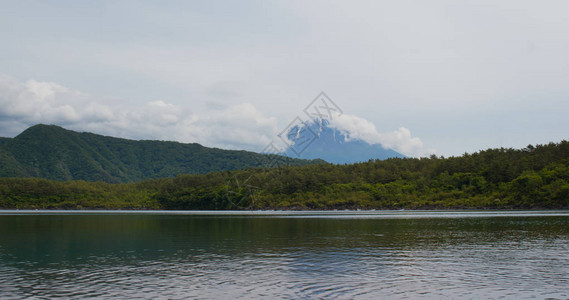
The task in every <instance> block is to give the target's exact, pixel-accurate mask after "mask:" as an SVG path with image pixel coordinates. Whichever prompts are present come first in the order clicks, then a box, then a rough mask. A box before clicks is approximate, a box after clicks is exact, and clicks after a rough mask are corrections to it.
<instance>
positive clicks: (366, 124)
mask: <svg viewBox="0 0 569 300" xmlns="http://www.w3.org/2000/svg"><path fill="white" fill-rule="evenodd" d="M330 125H331V126H332V127H334V128H336V129H338V130H340V131H342V132H343V133H347V136H348V137H349V138H350V139H359V140H362V141H365V142H367V143H369V144H381V145H382V146H383V147H385V148H389V149H393V150H395V151H397V152H399V153H402V154H405V155H407V156H413V157H421V156H427V155H430V154H433V153H435V150H433V149H427V148H426V147H425V145H424V144H423V142H422V141H421V139H419V138H418V137H413V136H411V131H409V129H407V128H405V127H400V128H399V129H397V130H395V131H392V132H384V133H380V132H378V131H377V128H376V127H375V125H374V124H373V123H371V122H370V121H368V120H366V119H364V118H360V117H358V116H354V115H348V114H343V115H341V116H337V117H334V118H333V119H331V120H330Z"/></svg>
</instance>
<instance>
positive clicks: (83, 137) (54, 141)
mask: <svg viewBox="0 0 569 300" xmlns="http://www.w3.org/2000/svg"><path fill="white" fill-rule="evenodd" d="M274 161H278V164H279V165H307V164H312V163H323V161H321V160H302V159H295V158H289V157H284V156H276V155H266V154H258V153H254V152H249V151H238V150H222V149H217V148H208V147H204V146H202V145H199V144H196V143H193V144H183V143H178V142H164V141H148V140H146V141H135V140H128V139H122V138H115V137H107V136H102V135H97V134H93V133H87V132H81V133H80V132H75V131H71V130H67V129H64V128H61V127H59V126H55V125H43V124H40V125H35V126H32V127H30V128H28V129H26V130H25V131H23V132H22V133H21V134H19V135H18V136H16V137H14V138H0V177H37V178H45V179H52V180H85V181H105V182H111V183H115V182H116V183H118V182H133V181H139V180H144V179H153V178H165V177H174V176H176V175H179V174H206V173H209V172H218V171H227V170H238V169H245V168H249V167H260V166H266V165H269V162H274Z"/></svg>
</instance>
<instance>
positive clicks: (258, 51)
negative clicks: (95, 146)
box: [0, 0, 569, 157]
mask: <svg viewBox="0 0 569 300" xmlns="http://www.w3.org/2000/svg"><path fill="white" fill-rule="evenodd" d="M567 11H569V2H567V1H564V0H558V1H550V0H544V1H533V0H532V1H526V0H503V1H485V0H477V1H460V0H454V1H450V0H448V1H447V0H431V1H408V0H398V1H359V0H352V1H318V0H314V1H279V0H274V1H260V0H259V1H248V0H243V1H231V0H226V1H217V0H204V1H122V0H116V1H76V0H72V1H63V0H49V1H43V0H42V1H30V0H14V1H8V0H0V41H1V42H0V136H4V137H13V136H16V135H17V134H19V133H20V132H21V131H23V130H25V129H26V128H27V127H29V126H31V125H34V124H38V123H44V124H56V125H60V126H63V127H65V128H69V129H72V130H78V131H90V132H94V133H98V134H104V135H110V136H117V137H124V138H131V139H157V140H172V141H180V142H197V143H200V144H203V145H205V146H210V147H219V148H225V149H245V150H250V151H257V152H260V151H262V150H263V149H264V148H265V146H266V145H268V144H270V143H273V142H274V143H275V144H278V143H279V141H280V139H279V138H278V136H277V135H278V133H279V132H281V131H282V130H283V129H284V128H286V127H287V125H289V124H290V123H291V121H293V120H295V118H297V117H298V118H300V119H303V120H304V119H306V115H305V114H304V112H303V110H304V109H305V108H306V107H307V106H308V105H310V103H311V102H312V101H313V100H314V99H315V97H317V96H318V95H319V94H320V93H321V92H325V93H326V95H328V96H329V98H330V99H332V100H333V102H334V103H335V104H336V105H337V106H338V107H339V108H341V111H342V115H341V116H339V119H338V120H337V121H336V122H333V123H334V124H336V125H337V126H339V128H340V129H345V130H350V131H351V132H352V136H357V137H361V139H363V140H366V141H368V142H370V143H381V144H383V145H385V146H387V147H389V148H392V149H394V150H397V151H400V152H402V153H403V154H406V155H409V156H415V157H420V156H428V155H430V154H436V155H439V156H441V155H442V156H453V155H461V154H462V153H465V152H468V153H472V152H475V151H478V150H483V149H487V148H497V147H506V148H510V147H513V148H523V147H525V146H526V145H528V144H544V143H549V142H559V141H561V140H564V139H568V137H569V134H568V132H569V130H568V129H569V118H568V117H567V115H568V113H569V55H567V53H569V18H567ZM284 146H286V145H283V144H280V145H277V147H284Z"/></svg>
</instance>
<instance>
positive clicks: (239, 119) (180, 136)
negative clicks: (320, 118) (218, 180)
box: [0, 76, 277, 151]
mask: <svg viewBox="0 0 569 300" xmlns="http://www.w3.org/2000/svg"><path fill="white" fill-rule="evenodd" d="M99 102H100V99H96V98H95V97H93V96H91V95H87V94H84V93H81V92H78V91H75V90H72V89H69V88H66V87H63V86H61V85H59V84H57V83H53V82H40V81H35V80H30V81H27V82H23V83H22V82H18V81H17V80H15V79H13V78H10V77H7V76H0V124H2V125H3V126H2V128H1V129H0V136H14V135H16V134H18V133H19V132H20V131H22V130H24V129H25V128H27V127H29V126H31V125H35V124H38V123H47V124H56V125H62V126H65V127H67V128H70V129H73V130H84V131H93V132H96V133H100V134H108V135H112V136H120V137H125V138H133V139H160V140H175V141H181V142H197V143H200V144H203V145H205V146H213V147H220V148H226V149H247V150H253V151H259V150H260V149H263V147H264V146H266V145H267V144H268V143H269V142H270V141H271V138H272V137H273V136H274V135H275V132H277V128H276V127H277V120H276V119H275V118H272V117H266V116H265V115H264V114H263V113H262V112H260V111H259V110H257V108H256V107H255V106H253V105H252V104H250V103H241V104H236V105H229V106H223V107H221V106H217V107H209V108H207V109H206V110H204V111H200V112H192V111H190V109H188V108H187V107H182V106H178V105H173V104H170V103H167V102H165V101H163V100H157V101H151V102H148V103H146V104H145V105H142V106H127V105H124V104H114V105H112V104H104V103H99Z"/></svg>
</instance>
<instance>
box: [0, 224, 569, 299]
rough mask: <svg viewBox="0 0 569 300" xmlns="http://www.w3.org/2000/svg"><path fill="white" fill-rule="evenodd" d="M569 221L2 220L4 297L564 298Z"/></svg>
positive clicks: (1, 283)
mask: <svg viewBox="0 0 569 300" xmlns="http://www.w3.org/2000/svg"><path fill="white" fill-rule="evenodd" d="M567 225H569V218H568V217H563V216H547V217H543V216H542V217H531V216H529V217H528V216H515V217H500V218H495V217H482V218H448V217H444V218H411V219H405V218H389V219H381V218H379V219H376V218H361V219H360V218H322V217H318V218H312V217H298V216H295V217H286V216H215V215H207V216H200V215H191V216H188V215H130V214H129V215H24V216H22V215H14V216H0V291H1V293H2V296H3V297H7V298H10V297H57V296H62V297H66V298H73V297H77V298H83V297H85V296H90V297H99V298H100V297H103V298H104V297H128V298H132V297H143V298H154V297H165V298H187V297H199V298H208V297H211V298H227V297H230V296H231V297H232V298H240V297H241V298H259V297H266V298H274V297H278V298H336V297H337V298H374V297H376V296H380V297H382V298H383V297H386V296H396V297H401V298H404V297H412V298H416V297H419V296H426V297H430V298H433V297H441V296H444V297H474V296H483V297H484V296H485V297H492V298H498V297H508V296H511V297H513V296H527V297H529V296H535V297H538V298H543V297H556V298H567V297H569V294H567V292H566V290H569V283H568V278H569V273H568V272H569V257H568V256H567V253H569V243H568V241H569V227H568V226H567Z"/></svg>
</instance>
